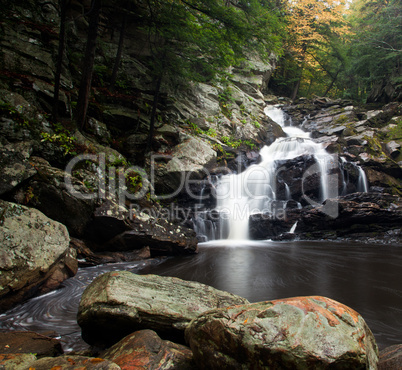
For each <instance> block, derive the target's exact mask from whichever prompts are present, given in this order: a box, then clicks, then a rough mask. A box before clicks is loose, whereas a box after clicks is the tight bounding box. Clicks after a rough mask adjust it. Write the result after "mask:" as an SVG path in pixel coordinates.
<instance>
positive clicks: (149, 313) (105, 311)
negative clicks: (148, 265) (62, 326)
mask: <svg viewBox="0 0 402 370" xmlns="http://www.w3.org/2000/svg"><path fill="white" fill-rule="evenodd" d="M242 303H248V301H247V300H246V299H244V298H241V297H239V296H236V295H234V294H231V293H227V292H223V291H220V290H217V289H214V288H212V287H209V286H207V285H204V284H201V283H197V282H191V281H185V280H181V279H178V278H172V277H166V276H164V277H161V276H156V275H143V276H140V275H135V274H132V273H130V272H128V271H116V272H109V273H106V274H103V275H101V276H99V277H98V278H96V279H95V280H94V281H93V282H92V283H91V284H90V285H89V286H88V287H87V288H86V290H85V291H84V293H83V295H82V298H81V302H80V305H79V310H78V323H79V325H80V326H81V330H82V336H83V338H84V340H85V341H86V342H88V343H90V344H109V345H110V344H113V343H116V342H117V341H119V340H120V339H121V338H123V337H124V336H126V335H128V334H130V333H132V332H134V331H136V330H142V329H151V330H154V331H156V332H157V333H158V334H159V335H160V336H162V337H163V338H169V339H173V340H178V341H179V342H183V334H184V329H185V328H186V326H187V325H188V323H189V322H190V321H191V320H192V319H194V318H195V317H197V316H198V315H199V314H201V313H202V312H204V311H207V310H210V309H213V308H218V307H225V306H229V305H233V304H242Z"/></svg>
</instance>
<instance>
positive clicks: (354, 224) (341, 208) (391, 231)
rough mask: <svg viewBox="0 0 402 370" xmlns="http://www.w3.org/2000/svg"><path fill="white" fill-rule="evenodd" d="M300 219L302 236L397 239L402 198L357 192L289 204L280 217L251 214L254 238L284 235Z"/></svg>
mask: <svg viewBox="0 0 402 370" xmlns="http://www.w3.org/2000/svg"><path fill="white" fill-rule="evenodd" d="M295 222H297V227H296V230H295V232H296V234H297V237H298V238H300V239H327V238H329V239H336V238H349V239H367V240H378V241H379V242H383V243H386V242H395V241H398V239H399V238H400V236H401V225H402V202H401V198H400V197H398V196H395V195H390V194H381V193H353V194H349V195H346V196H342V197H339V198H336V199H328V200H326V202H324V204H323V205H322V206H318V207H304V208H302V209H298V208H290V207H289V208H286V209H285V210H284V211H283V212H282V213H281V214H280V215H279V217H276V215H270V214H255V215H253V216H252V217H250V234H251V237H252V238H253V239H267V238H268V239H278V238H279V239H281V238H283V237H286V234H287V233H288V232H289V230H290V229H291V227H292V225H294V224H295Z"/></svg>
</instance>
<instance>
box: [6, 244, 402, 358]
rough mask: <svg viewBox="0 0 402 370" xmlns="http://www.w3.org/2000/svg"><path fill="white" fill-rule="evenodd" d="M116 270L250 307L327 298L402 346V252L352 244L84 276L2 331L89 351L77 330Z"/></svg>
mask: <svg viewBox="0 0 402 370" xmlns="http://www.w3.org/2000/svg"><path fill="white" fill-rule="evenodd" d="M110 270H129V271H132V272H134V273H139V274H149V273H152V274H158V275H165V276H175V277H179V278H182V279H186V280H194V281H198V282H201V283H205V284H208V285H211V286H213V287H215V288H217V289H221V290H225V291H229V292H231V293H235V294H238V295H240V296H242V297H245V298H247V299H248V300H249V301H251V302H257V301H264V300H272V299H279V298H286V297H294V296H305V295H322V296H326V297H329V298H332V299H335V300H337V301H339V302H341V303H344V304H346V305H348V306H349V307H351V308H353V309H355V310H356V311H357V312H359V313H360V314H361V315H362V316H363V317H364V319H365V320H366V322H367V323H368V325H369V327H370V329H371V330H372V331H373V333H374V335H375V337H376V340H377V343H378V345H379V347H380V348H384V347H386V346H389V345H392V344H398V343H402V245H370V244H359V243H352V242H347V243H346V242H327V241H318V242H300V241H297V242H270V241H266V242H250V241H245V242H237V243H234V242H233V241H224V240H223V241H214V242H209V243H201V244H200V247H199V253H198V255H195V256H186V257H175V258H168V259H154V260H150V261H145V262H144V261H143V262H133V263H118V264H111V265H103V266H97V267H92V268H85V269H80V271H79V273H78V274H77V275H76V276H75V277H74V278H71V279H68V280H67V281H66V282H65V283H64V287H63V288H62V289H60V290H57V291H55V292H52V293H49V294H47V295H45V296H42V297H37V298H34V299H32V300H30V301H28V302H26V303H25V304H23V305H20V306H18V307H16V308H14V309H12V310H10V311H8V312H7V313H6V314H3V315H1V316H0V328H4V329H17V330H21V329H25V330H36V331H45V330H53V331H55V332H57V333H58V334H60V336H61V339H62V340H63V344H64V350H65V351H70V350H79V349H83V348H85V346H86V345H85V343H84V342H83V341H82V339H81V338H80V330H79V327H78V325H77V323H76V313H77V308H78V304H79V299H80V296H81V294H82V292H83V290H84V288H85V287H86V286H87V285H88V284H89V283H90V282H91V281H92V280H93V279H94V278H95V276H97V275H99V274H101V273H103V272H106V271H110Z"/></svg>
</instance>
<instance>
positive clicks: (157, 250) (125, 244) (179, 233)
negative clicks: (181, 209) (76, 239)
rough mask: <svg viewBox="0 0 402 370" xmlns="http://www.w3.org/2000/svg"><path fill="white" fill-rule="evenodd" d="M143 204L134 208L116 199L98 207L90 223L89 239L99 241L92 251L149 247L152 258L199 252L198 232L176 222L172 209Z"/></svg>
mask: <svg viewBox="0 0 402 370" xmlns="http://www.w3.org/2000/svg"><path fill="white" fill-rule="evenodd" d="M140 209H141V208H140V207H139V205H135V204H132V206H131V209H130V210H128V209H127V208H126V207H124V206H121V205H119V204H118V203H116V202H114V201H113V200H108V201H106V202H105V203H104V204H103V205H102V206H101V207H99V208H97V209H96V211H95V214H94V217H93V220H92V221H91V222H90V223H89V225H88V228H87V231H86V237H87V238H88V239H89V240H92V241H95V242H96V243H95V244H92V246H91V249H92V250H94V251H97V252H104V251H113V252H116V251H118V252H134V251H137V252H139V251H140V250H143V249H144V248H149V250H150V253H151V255H152V256H160V255H163V256H166V255H180V254H192V253H197V249H198V242H197V238H196V234H195V232H194V230H192V229H189V228H187V227H185V226H183V225H180V224H176V223H174V222H172V221H171V220H172V217H173V215H172V213H174V210H172V209H162V208H157V207H150V208H147V209H146V211H147V213H144V212H141V211H140Z"/></svg>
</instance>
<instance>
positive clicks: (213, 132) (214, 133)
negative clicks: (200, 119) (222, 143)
mask: <svg viewBox="0 0 402 370" xmlns="http://www.w3.org/2000/svg"><path fill="white" fill-rule="evenodd" d="M205 134H206V135H208V136H210V137H216V136H217V132H216V130H215V129H213V128H209V129H208V130H207V131H206V132H205Z"/></svg>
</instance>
